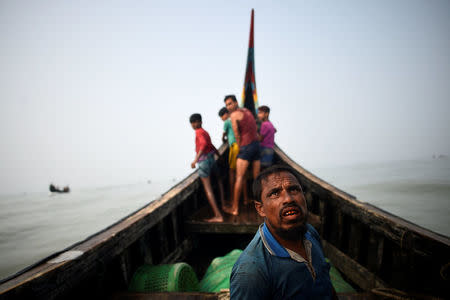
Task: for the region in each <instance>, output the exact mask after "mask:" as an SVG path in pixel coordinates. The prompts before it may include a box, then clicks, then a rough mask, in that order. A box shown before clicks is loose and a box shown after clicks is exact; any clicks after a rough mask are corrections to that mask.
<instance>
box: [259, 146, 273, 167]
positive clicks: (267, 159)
mask: <svg viewBox="0 0 450 300" xmlns="http://www.w3.org/2000/svg"><path fill="white" fill-rule="evenodd" d="M272 163H273V149H272V148H269V147H263V146H261V167H264V168H267V167H270V166H271V165H272Z"/></svg>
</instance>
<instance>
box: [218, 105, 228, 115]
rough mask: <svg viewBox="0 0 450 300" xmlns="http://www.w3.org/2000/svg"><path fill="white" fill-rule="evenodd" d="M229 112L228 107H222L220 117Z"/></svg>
mask: <svg viewBox="0 0 450 300" xmlns="http://www.w3.org/2000/svg"><path fill="white" fill-rule="evenodd" d="M227 113H228V109H227V108H226V107H222V108H221V109H220V110H219V117H221V116H223V115H224V114H227Z"/></svg>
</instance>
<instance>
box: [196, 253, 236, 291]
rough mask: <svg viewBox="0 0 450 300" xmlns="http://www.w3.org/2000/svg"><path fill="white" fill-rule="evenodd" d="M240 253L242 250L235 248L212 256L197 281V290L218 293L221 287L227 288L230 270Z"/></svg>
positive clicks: (228, 286)
mask: <svg viewBox="0 0 450 300" xmlns="http://www.w3.org/2000/svg"><path fill="white" fill-rule="evenodd" d="M241 253H242V250H239V249H235V250H233V251H231V252H230V253H228V254H227V255H225V256H222V257H216V258H214V259H213V260H212V262H211V264H210V265H209V267H208V269H207V270H206V273H205V276H203V278H202V280H201V281H200V283H199V290H200V291H201V292H210V293H218V292H220V291H221V290H222V289H229V288H230V276H231V270H232V269H233V265H234V263H235V262H236V261H237V259H238V258H239V256H240V255H241Z"/></svg>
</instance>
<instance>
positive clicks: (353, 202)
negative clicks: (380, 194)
mask: <svg viewBox="0 0 450 300" xmlns="http://www.w3.org/2000/svg"><path fill="white" fill-rule="evenodd" d="M274 150H275V153H277V154H278V155H279V156H280V158H281V159H282V160H283V161H284V162H285V163H287V164H288V165H289V166H290V167H292V168H294V169H295V170H296V171H297V172H299V173H300V174H301V175H302V176H303V177H305V178H306V179H307V180H309V181H310V182H311V183H312V184H315V185H317V186H319V187H320V188H322V189H324V190H326V191H327V192H329V193H330V195H331V196H333V198H334V199H336V200H338V201H339V202H340V204H343V206H342V207H340V208H341V210H342V211H343V212H347V213H350V214H351V215H352V217H355V218H356V219H358V220H359V221H361V222H362V223H364V224H367V225H368V226H370V228H372V229H375V230H377V231H379V232H381V233H382V234H383V235H389V236H390V237H391V238H393V239H394V240H402V238H403V237H404V235H405V233H406V232H408V231H409V232H413V233H414V234H416V235H418V236H422V237H425V238H428V239H432V240H435V241H436V242H439V243H442V244H445V245H446V246H448V247H450V237H447V236H445V235H443V234H440V233H437V232H434V231H431V230H429V229H427V228H424V227H422V226H420V225H417V224H414V223H412V222H410V221H408V220H406V219H404V218H402V217H399V216H396V215H394V214H392V213H389V212H387V211H385V210H383V209H381V208H379V207H377V206H375V205H373V204H370V203H366V202H362V201H360V200H358V199H357V197H355V196H352V195H350V194H348V193H346V192H344V191H342V190H340V189H339V188H337V187H335V186H333V185H332V184H330V183H328V182H326V181H324V180H323V179H321V178H319V177H317V176H316V175H314V174H313V173H311V172H309V171H308V170H306V169H305V168H303V167H301V166H300V165H299V164H297V163H296V162H295V161H294V160H292V159H291V158H290V157H289V156H288V155H287V154H286V153H285V152H284V151H283V150H281V149H280V148H279V147H278V145H275V146H274ZM357 209H359V210H360V211H358V212H357V213H355V211H356V210H357ZM374 221H375V222H374ZM374 224H377V225H374ZM383 224H385V225H383ZM395 228H398V230H394V229H395Z"/></svg>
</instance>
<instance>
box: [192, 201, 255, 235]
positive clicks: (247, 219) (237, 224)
mask: <svg viewBox="0 0 450 300" xmlns="http://www.w3.org/2000/svg"><path fill="white" fill-rule="evenodd" d="M211 216H212V211H211V209H210V208H209V206H205V207H203V208H201V209H200V210H199V211H198V212H197V213H196V214H194V215H193V216H192V217H190V218H189V219H188V220H187V221H186V228H187V230H188V231H189V232H195V233H235V234H239V233H255V232H256V231H257V230H258V227H259V225H260V224H261V223H262V222H263V218H261V217H260V216H259V215H258V214H257V213H256V210H255V207H254V205H253V203H251V204H248V205H243V204H242V203H241V204H240V206H239V215H238V216H232V215H229V214H223V217H224V221H223V222H221V223H209V222H206V221H204V220H205V219H207V218H209V217H211Z"/></svg>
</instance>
